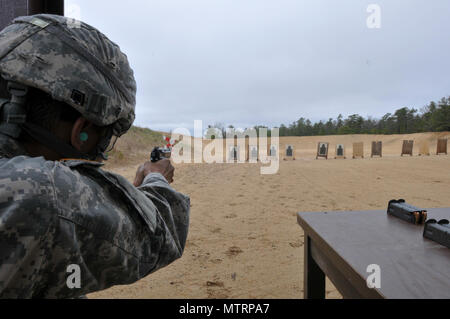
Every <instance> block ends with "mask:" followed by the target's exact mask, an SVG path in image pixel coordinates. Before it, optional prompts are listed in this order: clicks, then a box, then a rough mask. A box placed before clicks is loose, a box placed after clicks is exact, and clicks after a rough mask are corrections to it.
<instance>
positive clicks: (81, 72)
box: [0, 15, 190, 298]
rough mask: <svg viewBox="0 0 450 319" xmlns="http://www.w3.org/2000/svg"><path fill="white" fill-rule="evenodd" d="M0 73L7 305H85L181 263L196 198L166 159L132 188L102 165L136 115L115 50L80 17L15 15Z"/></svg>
mask: <svg viewBox="0 0 450 319" xmlns="http://www.w3.org/2000/svg"><path fill="white" fill-rule="evenodd" d="M0 75H1V78H0V80H1V81H0V82H1V83H0V84H2V85H1V86H3V89H2V91H3V92H2V93H3V94H2V95H1V96H0V97H2V98H4V99H0V298H73V297H78V296H82V295H84V294H87V293H90V292H93V291H98V290H102V289H105V288H108V287H111V286H113V285H119V284H131V283H133V282H135V281H137V280H139V279H141V278H143V277H145V276H147V275H148V274H150V273H152V272H154V271H156V270H158V269H160V268H161V267H164V266H166V265H168V264H169V263H171V262H172V261H174V260H175V259H177V258H179V257H181V255H182V253H183V250H184V247H185V243H186V237H187V232H188V224H189V210H190V202H189V197H187V196H185V195H183V194H181V193H178V192H176V191H175V190H174V189H173V188H171V186H170V185H169V183H171V182H173V174H174V168H173V166H172V165H171V163H170V161H169V160H162V161H159V162H157V163H151V162H147V163H145V164H144V165H142V166H141V167H140V168H139V169H138V171H137V173H136V178H135V181H134V185H132V184H130V183H129V182H128V181H127V180H125V178H123V177H121V176H119V175H116V174H113V173H109V172H106V171H103V170H102V169H101V168H100V167H101V166H102V164H101V162H102V160H103V159H106V156H105V153H106V152H107V151H108V150H110V147H111V145H112V141H115V140H116V139H117V137H120V136H121V135H123V134H124V133H126V132H127V131H128V129H129V128H130V127H131V125H132V123H133V121H134V119H135V103H136V102H135V101H136V99H135V95H136V83H135V79H134V75H133V71H132V69H131V68H130V66H129V63H128V60H127V57H126V55H125V54H123V53H122V52H121V50H120V48H119V47H118V46H117V45H116V44H114V43H113V42H111V41H110V40H109V39H108V38H106V36H105V35H103V34H102V33H100V32H99V31H98V30H96V29H94V28H93V27H91V26H89V25H87V24H85V23H81V22H78V21H73V19H68V18H64V17H61V16H54V15H36V16H31V17H19V18H17V19H15V20H14V21H13V23H12V24H11V25H9V26H8V27H6V28H5V29H4V30H3V31H1V32H0ZM75 270H78V272H77V274H78V275H79V278H78V279H79V283H77V281H76V280H75V281H74V282H75V284H74V283H73V282H72V283H71V282H70V280H69V278H68V277H69V276H71V275H72V274H75V273H73V272H75ZM69 283H71V284H69Z"/></svg>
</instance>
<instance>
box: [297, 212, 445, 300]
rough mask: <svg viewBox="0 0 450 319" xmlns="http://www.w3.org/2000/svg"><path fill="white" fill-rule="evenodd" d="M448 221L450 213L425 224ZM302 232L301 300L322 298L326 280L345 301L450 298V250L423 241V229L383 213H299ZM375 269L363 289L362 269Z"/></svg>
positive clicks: (430, 214) (365, 274)
mask: <svg viewBox="0 0 450 319" xmlns="http://www.w3.org/2000/svg"><path fill="white" fill-rule="evenodd" d="M431 218H434V219H436V220H440V219H444V218H445V219H450V208H434V209H428V219H431ZM297 221H298V223H299V224H300V226H301V227H302V228H303V230H304V232H305V235H304V236H305V237H304V239H305V241H304V246H303V247H304V256H305V258H304V297H305V298H325V275H326V276H327V277H328V278H330V280H331V281H332V282H333V284H334V285H335V286H336V288H337V289H338V290H339V292H340V293H341V294H342V295H343V297H344V298H450V249H449V248H447V247H445V246H442V245H439V244H437V243H435V242H433V241H431V240H429V239H425V238H423V236H422V235H423V225H414V224H409V223H407V222H405V221H402V220H400V219H398V218H396V217H393V216H390V215H388V214H387V213H386V211H384V210H383V211H355V212H316V213H298V214H297ZM371 264H377V265H379V266H380V275H381V276H380V278H381V285H380V288H368V287H367V282H366V280H367V277H368V276H369V275H370V274H371V273H369V272H367V266H368V265H371Z"/></svg>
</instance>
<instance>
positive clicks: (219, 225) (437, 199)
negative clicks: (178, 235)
mask: <svg viewBox="0 0 450 319" xmlns="http://www.w3.org/2000/svg"><path fill="white" fill-rule="evenodd" d="M437 136H438V135H437V134H413V135H410V136H398V135H397V136H377V137H374V136H361V135H360V136H344V137H342V136H340V137H320V138H318V137H302V138H299V137H292V138H282V139H281V145H285V144H293V145H294V146H295V155H296V160H295V161H281V162H280V169H279V172H278V173H277V174H275V175H261V174H260V169H259V168H260V164H248V163H246V164H181V165H177V166H176V169H177V170H176V177H175V182H174V184H173V186H174V187H175V188H176V189H177V190H179V191H181V192H183V193H186V194H189V195H190V197H191V203H192V208H191V224H190V230H189V237H188V241H187V245H186V249H185V252H184V255H183V257H182V258H181V259H179V260H177V261H175V262H174V263H173V264H171V265H169V266H167V267H166V268H164V269H161V270H159V271H157V272H156V273H154V274H152V275H150V276H148V277H146V278H144V279H142V280H140V281H139V282H136V283H135V284H133V285H128V286H116V287H113V288H110V289H107V290H104V291H101V292H98V293H94V294H91V295H89V296H88V297H89V298H302V297H303V231H302V229H301V228H300V227H299V226H298V224H297V222H296V213H297V212H300V211H336V210H337V211H345V210H373V209H383V210H384V209H386V205H387V202H388V201H389V200H390V199H394V198H395V199H398V198H405V199H407V201H408V202H409V203H411V204H414V205H417V206H421V207H450V196H449V195H450V187H449V186H450V174H449V172H450V155H449V156H445V155H442V156H436V155H432V156H425V157H423V156H420V157H419V156H416V155H415V156H414V157H409V156H408V157H400V150H401V144H402V140H403V139H405V138H406V139H414V140H416V141H418V140H421V139H426V140H428V141H429V142H430V148H431V151H432V153H433V152H435V145H436V142H435V139H436V137H437ZM439 136H440V137H449V138H450V133H441V134H439ZM372 140H381V141H383V144H384V145H383V152H384V157H383V158H370V146H369V144H368V142H370V141H372ZM319 141H322V142H330V143H331V145H330V155H332V156H331V157H332V158H334V147H335V143H345V144H346V147H347V156H349V155H350V156H349V157H350V158H351V143H352V142H359V141H364V142H365V152H366V156H367V157H368V158H367V157H366V158H365V159H355V160H353V159H347V160H335V159H329V160H324V159H319V160H315V152H316V147H317V142H319ZM282 147H283V148H284V146H282ZM415 149H416V150H415V152H414V154H417V151H418V147H415ZM112 170H113V171H115V172H117V173H119V174H121V175H123V176H125V177H126V178H128V179H129V180H132V179H133V178H134V173H135V170H136V167H135V166H133V167H116V168H113V169H112ZM327 298H340V295H339V293H338V292H337V291H336V289H335V288H334V287H333V285H332V284H331V283H330V282H329V281H327Z"/></svg>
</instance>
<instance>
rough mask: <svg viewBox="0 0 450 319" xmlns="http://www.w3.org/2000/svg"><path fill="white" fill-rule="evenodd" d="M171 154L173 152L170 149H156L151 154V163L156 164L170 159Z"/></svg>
mask: <svg viewBox="0 0 450 319" xmlns="http://www.w3.org/2000/svg"><path fill="white" fill-rule="evenodd" d="M171 154H172V150H171V149H170V148H162V147H155V148H154V149H153V151H152V153H151V154H150V161H151V162H152V163H156V162H159V161H160V160H163V159H165V158H170V156H171Z"/></svg>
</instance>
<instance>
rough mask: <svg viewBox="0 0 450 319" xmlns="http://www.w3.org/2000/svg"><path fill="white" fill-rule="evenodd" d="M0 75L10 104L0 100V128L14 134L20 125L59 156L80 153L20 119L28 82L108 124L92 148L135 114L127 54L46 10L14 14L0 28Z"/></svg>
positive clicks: (133, 84) (120, 131) (105, 142)
mask: <svg viewBox="0 0 450 319" xmlns="http://www.w3.org/2000/svg"><path fill="white" fill-rule="evenodd" d="M0 76H1V77H2V78H3V79H4V80H6V81H8V85H9V92H10V93H11V95H12V98H11V101H9V102H10V103H4V102H3V104H2V105H0V108H2V112H1V113H0V122H1V123H0V132H2V133H3V134H7V135H10V136H11V137H14V138H17V135H18V134H19V132H20V131H21V130H25V131H27V132H28V133H29V134H32V135H33V136H38V137H39V138H40V139H41V140H42V141H43V142H47V145H49V144H50V145H52V146H57V147H59V149H60V150H61V149H62V150H63V151H61V152H60V153H64V155H63V156H81V155H82V154H79V153H77V151H76V150H74V148H72V147H71V146H70V147H69V148H68V147H67V146H68V145H67V144H65V145H64V146H63V145H61V143H59V142H58V141H55V139H54V138H52V137H51V136H50V135H51V134H50V135H49V132H47V131H45V132H44V131H43V129H40V128H39V127H36V126H35V125H32V124H30V123H27V122H26V114H23V113H24V112H23V104H24V101H25V100H26V93H27V88H28V87H33V88H36V89H39V90H42V91H44V92H46V93H48V94H50V95H51V96H52V98H53V99H55V100H57V101H61V102H64V103H66V104H67V105H69V106H71V107H73V108H75V109H76V110H77V111H78V112H79V113H81V114H82V115H83V116H84V117H85V118H86V119H88V120H89V121H91V122H92V123H94V124H95V125H97V126H101V127H108V128H109V129H110V133H109V134H108V136H107V138H106V139H107V140H103V141H101V143H100V145H99V150H98V153H103V152H104V151H105V150H104V149H103V148H106V146H107V145H108V144H109V142H110V140H111V138H112V137H113V136H116V137H120V136H121V135H123V134H124V133H125V132H127V131H128V129H129V128H130V127H131V125H132V123H133V122H134V119H135V104H136V82H135V79H134V74H133V70H132V69H131V67H130V65H129V63H128V59H127V56H126V55H125V54H124V53H122V51H121V50H120V48H119V46H118V45H116V44H115V43H113V42H112V41H110V40H109V39H108V38H107V37H106V36H105V35H104V34H102V33H101V32H100V31H98V30H97V29H95V28H93V27H92V26H90V25H88V24H86V23H83V22H81V21H77V20H74V19H71V18H67V17H63V16H57V15H49V14H39V15H34V16H24V17H19V18H16V19H15V20H14V21H13V22H12V23H11V24H10V25H9V26H7V27H6V28H5V29H3V30H2V31H1V32H0ZM2 115H3V116H2ZM108 138H109V140H108ZM50 140H51V141H50ZM44 144H45V143H44ZM105 145H106V146H105ZM73 151H75V152H73ZM68 153H70V154H68Z"/></svg>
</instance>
